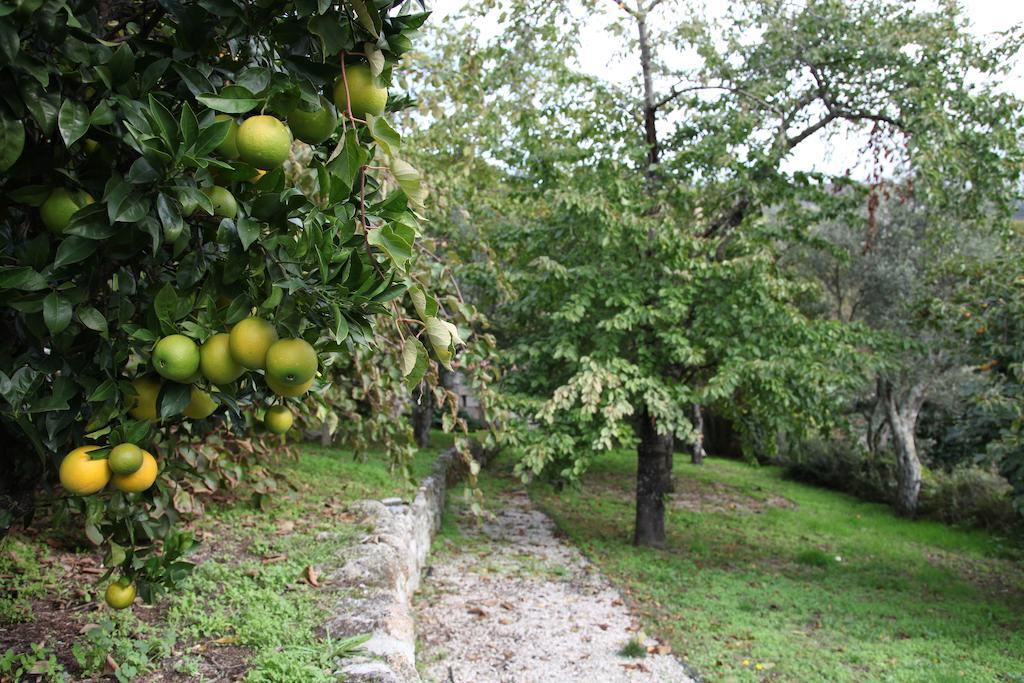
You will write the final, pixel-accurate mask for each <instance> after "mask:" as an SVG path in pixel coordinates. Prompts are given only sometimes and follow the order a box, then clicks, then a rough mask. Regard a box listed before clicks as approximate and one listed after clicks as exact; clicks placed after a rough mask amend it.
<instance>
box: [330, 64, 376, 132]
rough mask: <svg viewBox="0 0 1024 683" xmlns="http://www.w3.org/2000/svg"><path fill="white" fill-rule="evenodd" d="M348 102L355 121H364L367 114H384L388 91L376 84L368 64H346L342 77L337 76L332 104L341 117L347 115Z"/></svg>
mask: <svg viewBox="0 0 1024 683" xmlns="http://www.w3.org/2000/svg"><path fill="white" fill-rule="evenodd" d="M346 84H347V85H348V92H347V93H346V87H345V86H346ZM350 102H351V105H352V116H354V117H356V118H357V119H365V118H366V115H367V114H373V115H374V116H380V115H381V114H383V113H384V106H385V105H386V104H387V103H388V89H387V88H384V87H382V86H380V85H379V84H378V83H377V79H375V78H374V77H373V74H372V73H371V72H370V65H369V64H346V65H345V75H344V77H342V76H338V78H337V80H335V81H334V104H336V105H337V106H338V111H339V112H341V115H342V116H345V115H347V114H348V111H349V103H350Z"/></svg>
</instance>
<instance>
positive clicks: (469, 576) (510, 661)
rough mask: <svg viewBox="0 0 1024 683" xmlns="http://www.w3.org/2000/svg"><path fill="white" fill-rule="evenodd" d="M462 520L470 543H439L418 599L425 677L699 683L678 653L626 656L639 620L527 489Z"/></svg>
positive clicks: (478, 682) (439, 680)
mask: <svg viewBox="0 0 1024 683" xmlns="http://www.w3.org/2000/svg"><path fill="white" fill-rule="evenodd" d="M460 524H461V530H462V534H463V536H464V538H465V540H466V542H465V543H453V542H451V541H448V542H447V547H442V548H438V549H437V552H436V553H435V554H434V555H433V556H432V560H431V569H430V571H429V573H428V575H427V577H426V579H425V582H424V586H423V587H422V588H421V593H420V595H419V596H418V597H417V602H416V627H417V632H418V633H417V635H418V638H419V647H418V652H417V660H418V665H419V668H420V670H421V672H422V673H423V680H424V681H430V682H433V683H491V682H495V683H506V682H508V683H511V682H514V683H534V682H536V683H569V682H572V681H585V682H586V683H617V682H619V681H648V682H653V681H658V682H661V681H666V682H668V681H671V682H680V683H682V682H692V681H693V679H692V678H690V677H689V676H688V675H687V673H686V670H685V669H684V667H683V665H682V664H681V663H680V662H679V661H678V660H677V659H675V658H674V657H673V656H672V655H671V654H658V653H657V652H652V653H650V654H648V655H647V656H645V657H642V658H638V659H630V658H626V657H622V656H620V655H619V654H618V652H619V650H620V649H621V648H622V646H623V645H624V644H625V643H626V642H627V641H629V640H630V639H632V638H635V637H638V631H639V627H638V624H637V623H636V620H635V619H634V618H633V617H632V616H631V615H630V612H629V608H628V607H627V606H626V605H625V604H624V603H623V600H622V597H621V596H620V595H619V593H618V592H617V591H615V590H614V589H613V588H612V587H611V586H610V585H609V583H608V582H607V580H605V578H604V577H603V576H601V574H600V573H599V572H598V571H597V570H596V569H595V568H594V566H593V565H591V564H590V563H589V562H588V561H587V560H586V559H585V558H584V557H583V555H582V554H581V553H580V552H579V550H577V549H576V548H575V547H573V546H571V545H569V544H568V543H566V542H565V541H562V540H560V539H558V538H556V537H555V534H554V525H553V524H552V522H551V520H550V519H548V517H547V516H546V515H544V514H543V513H541V512H540V511H538V510H537V509H536V508H534V507H533V506H532V504H531V503H530V500H529V498H528V497H527V496H526V495H525V494H509V495H506V496H504V497H503V499H502V500H501V501H500V507H499V510H498V512H497V513H496V515H495V517H494V518H493V519H491V520H487V521H485V522H484V523H483V524H482V525H481V526H479V527H478V526H477V524H476V523H475V522H474V520H473V519H472V518H469V517H466V518H464V519H462V520H460ZM639 637H640V638H642V639H643V638H644V636H643V635H642V634H639ZM645 644H647V645H649V646H651V647H653V648H656V647H657V646H658V643H656V642H655V641H653V640H650V639H645ZM666 649H667V648H665V647H664V646H663V647H662V651H663V652H664V651H665V650H666Z"/></svg>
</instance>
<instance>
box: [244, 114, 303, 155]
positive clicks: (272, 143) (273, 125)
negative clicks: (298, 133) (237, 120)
mask: <svg viewBox="0 0 1024 683" xmlns="http://www.w3.org/2000/svg"><path fill="white" fill-rule="evenodd" d="M236 142H237V144H238V158H239V159H241V160H242V161H244V162H245V163H247V164H249V165H250V166H255V167H256V168H262V169H271V168H275V167H276V166H280V165H281V164H283V163H284V162H285V160H287V159H288V154H289V152H291V149H292V134H291V132H290V131H289V130H288V126H286V125H284V123H282V122H281V121H280V120H279V119H277V118H274V117H273V116H269V115H267V114H260V115H259V116H251V117H249V118H247V119H246V120H245V121H243V122H242V125H241V126H239V127H238V135H237V137H236Z"/></svg>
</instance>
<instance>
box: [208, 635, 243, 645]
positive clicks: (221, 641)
mask: <svg viewBox="0 0 1024 683" xmlns="http://www.w3.org/2000/svg"><path fill="white" fill-rule="evenodd" d="M210 642H211V643H213V644H215V645H231V644H233V643H237V642H238V637H237V636H221V637H220V638H216V639H214V640H211V641H210Z"/></svg>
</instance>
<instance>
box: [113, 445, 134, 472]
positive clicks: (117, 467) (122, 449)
mask: <svg viewBox="0 0 1024 683" xmlns="http://www.w3.org/2000/svg"><path fill="white" fill-rule="evenodd" d="M107 466H108V467H110V471H111V472H113V473H114V474H131V473H132V472H136V471H138V469H139V468H140V467H142V449H141V448H139V447H138V446H136V445H135V444H133V443H122V444H118V445H116V446H114V447H113V448H112V449H110V455H108V456H107Z"/></svg>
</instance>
